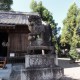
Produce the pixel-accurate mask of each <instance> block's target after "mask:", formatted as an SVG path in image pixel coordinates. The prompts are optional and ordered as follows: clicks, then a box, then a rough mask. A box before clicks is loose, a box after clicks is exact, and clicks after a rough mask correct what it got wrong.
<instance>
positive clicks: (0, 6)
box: [0, 0, 13, 11]
mask: <svg viewBox="0 0 80 80" xmlns="http://www.w3.org/2000/svg"><path fill="white" fill-rule="evenodd" d="M12 4H13V0H0V10H4V11H9V10H11V5H12Z"/></svg>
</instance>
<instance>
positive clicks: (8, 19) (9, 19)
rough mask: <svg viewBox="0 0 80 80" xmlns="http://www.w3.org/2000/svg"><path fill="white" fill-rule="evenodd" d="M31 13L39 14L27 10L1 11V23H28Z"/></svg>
mask: <svg viewBox="0 0 80 80" xmlns="http://www.w3.org/2000/svg"><path fill="white" fill-rule="evenodd" d="M30 15H37V16H39V15H38V14H37V13H25V12H14V11H13V12H4V11H0V24H9V25H10V24H12V25H17V24H18V25H20V24H22V25H24V24H25V25H27V24H28V17H29V16H30Z"/></svg>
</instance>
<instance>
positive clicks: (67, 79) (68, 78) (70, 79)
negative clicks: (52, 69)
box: [60, 76, 79, 80]
mask: <svg viewBox="0 0 80 80" xmlns="http://www.w3.org/2000/svg"><path fill="white" fill-rule="evenodd" d="M60 80H79V79H73V78H70V77H66V76H64V77H63V78H61V79H60Z"/></svg>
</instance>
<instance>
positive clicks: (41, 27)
mask: <svg viewBox="0 0 80 80" xmlns="http://www.w3.org/2000/svg"><path fill="white" fill-rule="evenodd" d="M29 30H30V33H29V37H28V40H29V41H30V45H31V46H51V45H52V29H51V27H50V25H49V24H46V25H45V24H43V23H42V20H41V18H40V17H39V16H30V17H29Z"/></svg>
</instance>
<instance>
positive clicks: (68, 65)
mask: <svg viewBox="0 0 80 80" xmlns="http://www.w3.org/2000/svg"><path fill="white" fill-rule="evenodd" d="M58 64H59V66H61V67H63V68H72V67H80V62H75V63H70V59H69V58H59V59H58Z"/></svg>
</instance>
